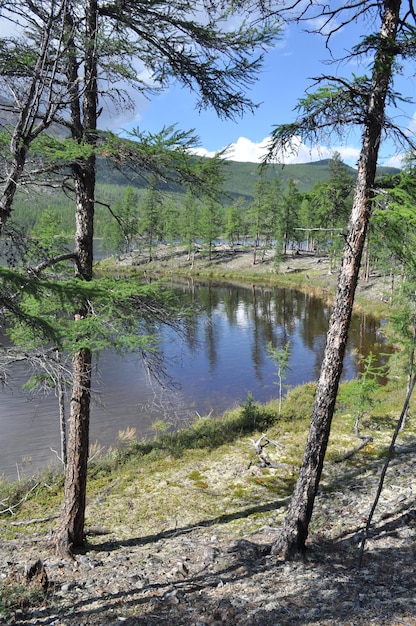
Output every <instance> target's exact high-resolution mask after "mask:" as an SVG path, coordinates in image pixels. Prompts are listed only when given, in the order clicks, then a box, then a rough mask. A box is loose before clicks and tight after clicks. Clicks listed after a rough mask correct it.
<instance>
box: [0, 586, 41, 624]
mask: <svg viewBox="0 0 416 626" xmlns="http://www.w3.org/2000/svg"><path fill="white" fill-rule="evenodd" d="M44 602H45V592H44V591H43V590H42V589H41V588H35V589H31V588H30V587H28V585H27V583H25V584H23V583H18V582H15V581H13V580H10V579H8V578H6V579H5V580H3V581H0V615H2V616H3V617H4V618H5V619H9V618H10V617H12V616H13V614H14V613H15V612H16V611H19V610H20V611H23V610H25V609H29V608H33V607H39V606H42V604H43V603H44Z"/></svg>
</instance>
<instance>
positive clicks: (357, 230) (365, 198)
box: [272, 0, 400, 558]
mask: <svg viewBox="0 0 416 626" xmlns="http://www.w3.org/2000/svg"><path fill="white" fill-rule="evenodd" d="M384 7H385V10H384V14H383V17H382V23H381V29H380V44H379V49H378V51H377V54H376V58H375V62H374V68H373V78H372V86H371V90H370V93H369V100H368V107H367V115H366V123H365V127H364V129H363V139H362V148H361V155H360V161H359V166H358V177H357V182H356V187H355V196H354V203H353V208H352V212H351V217H350V222H349V228H348V234H347V236H346V240H345V247H344V253H343V260H342V268H341V272H340V275H339V279H338V288H337V294H336V299H335V303H334V308H333V311H332V315H331V320H330V324H329V331H328V334H327V342H326V348H325V354H324V359H323V363H322V366H321V373H320V377H319V382H318V386H317V391H316V396H315V403H314V408H313V413H312V418H311V425H310V429H309V434H308V440H307V443H306V447H305V451H304V456H303V461H302V465H301V468H300V471H299V476H298V480H297V483H296V487H295V490H294V493H293V496H292V500H291V503H290V506H289V511H288V514H287V516H286V519H285V522H284V525H283V528H282V532H281V534H280V536H279V538H278V539H277V541H276V542H275V544H274V546H273V550H272V551H273V553H274V554H276V555H279V556H280V557H282V558H291V557H293V556H296V555H299V554H301V553H303V552H304V550H305V542H306V539H307V537H308V529H309V522H310V519H311V516H312V511H313V505H314V502H315V496H316V493H317V490H318V485H319V480H320V477H321V473H322V467H323V463H324V458H325V453H326V448H327V445H328V439H329V433H330V428H331V422H332V416H333V413H334V408H335V401H336V397H337V393H338V386H339V381H340V377H341V373H342V366H343V358H344V353H345V346H346V343H347V338H348V330H349V325H350V320H351V314H352V308H353V303H354V295H355V290H356V286H357V280H358V273H359V270H360V264H361V258H362V253H363V248H364V243H365V237H366V231H367V226H368V222H369V218H370V211H371V199H372V190H373V188H374V178H375V173H376V165H377V156H378V149H379V145H380V139H381V133H382V127H383V119H384V110H385V99H386V95H387V90H388V87H389V83H390V80H391V74H392V65H393V61H394V55H395V53H394V43H395V40H396V33H397V25H398V20H399V11H400V1H399V0H390V1H387V2H385V5H384Z"/></svg>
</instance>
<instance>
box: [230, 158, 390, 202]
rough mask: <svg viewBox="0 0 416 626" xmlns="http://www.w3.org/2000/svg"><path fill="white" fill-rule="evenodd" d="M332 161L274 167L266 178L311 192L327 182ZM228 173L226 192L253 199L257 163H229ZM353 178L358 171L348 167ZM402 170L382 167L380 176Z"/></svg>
mask: <svg viewBox="0 0 416 626" xmlns="http://www.w3.org/2000/svg"><path fill="white" fill-rule="evenodd" d="M329 163H330V159H324V160H322V161H314V162H311V163H297V164H294V165H284V166H282V165H274V166H273V167H271V166H270V167H269V168H267V170H266V171H265V173H264V176H265V178H272V177H273V176H278V177H279V178H280V180H281V181H282V183H283V188H284V189H285V188H286V187H287V183H288V181H289V180H290V179H293V180H294V182H295V183H296V186H297V188H298V190H299V191H300V192H302V193H304V192H307V191H309V190H310V189H312V187H313V186H314V185H315V183H316V182H317V181H320V180H321V181H325V180H327V179H328V178H329ZM225 169H226V172H227V180H226V182H225V185H224V190H225V191H226V192H228V193H229V194H231V195H232V196H233V197H236V196H241V195H243V196H249V197H252V195H253V189H254V185H255V184H256V182H258V180H259V169H258V165H256V164H255V163H238V162H236V161H227V162H226V164H225ZM348 170H349V171H350V173H351V176H352V177H353V178H355V176H356V174H357V170H356V169H354V168H352V167H348ZM399 171H400V170H398V169H396V168H393V167H380V168H379V169H378V174H379V175H380V176H381V175H390V174H395V173H398V172H399Z"/></svg>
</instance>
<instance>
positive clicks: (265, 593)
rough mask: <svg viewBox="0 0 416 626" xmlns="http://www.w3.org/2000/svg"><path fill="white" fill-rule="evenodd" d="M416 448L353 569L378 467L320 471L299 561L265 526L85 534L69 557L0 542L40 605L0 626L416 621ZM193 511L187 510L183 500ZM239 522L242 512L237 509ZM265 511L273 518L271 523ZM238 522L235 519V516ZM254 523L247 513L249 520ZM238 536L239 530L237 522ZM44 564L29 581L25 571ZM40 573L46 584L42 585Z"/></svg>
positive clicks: (397, 464) (39, 538)
mask: <svg viewBox="0 0 416 626" xmlns="http://www.w3.org/2000/svg"><path fill="white" fill-rule="evenodd" d="M415 451H416V445H415V443H414V441H409V442H408V444H407V445H406V446H403V445H402V446H401V448H400V449H399V450H398V451H397V454H396V456H395V458H394V459H393V462H392V463H391V466H390V468H389V470H388V473H387V480H386V485H385V489H384V490H383V493H382V498H381V501H380V505H379V507H378V509H377V514H376V516H375V518H374V526H373V528H372V529H371V532H370V537H369V538H368V540H367V543H366V549H365V552H364V559H363V564H362V567H361V569H360V570H358V569H357V559H358V554H359V545H360V539H361V538H362V533H363V527H364V524H365V520H366V516H367V515H368V513H369V510H370V506H371V503H372V500H373V498H374V495H375V491H376V488H377V484H378V477H379V475H380V470H381V462H371V463H369V465H368V467H367V468H365V470H363V469H360V471H356V469H355V468H354V464H351V463H350V464H345V463H337V464H331V465H328V466H326V468H325V475H326V484H327V485H329V484H330V485H332V487H331V488H324V489H323V490H322V491H321V492H320V493H319V496H318V499H317V502H316V506H315V510H314V516H313V523H312V529H311V535H310V538H309V541H308V550H307V553H306V555H305V558H304V559H303V560H300V561H295V562H279V561H278V560H276V558H275V557H273V556H271V554H270V546H271V544H272V543H273V541H274V539H275V538H276V536H277V533H278V531H279V529H278V528H277V527H272V526H271V525H270V526H269V525H268V524H267V521H268V520H270V521H272V520H273V519H275V518H273V510H272V508H273V507H272V506H270V507H269V508H270V512H269V513H267V512H266V514H265V515H264V516H263V517H262V521H264V522H265V524H264V526H262V527H261V528H257V529H256V530H254V531H253V532H249V530H248V528H249V525H247V524H246V526H245V528H246V532H245V535H244V536H240V537H239V538H238V539H236V538H235V535H234V532H235V530H232V529H231V528H230V526H231V524H230V520H227V519H226V518H225V519H224V520H218V519H217V520H211V521H209V522H208V521H201V520H196V521H195V525H194V526H193V525H192V524H188V523H187V524H181V523H180V517H179V518H178V524H177V526H176V527H175V528H173V529H168V530H165V531H163V532H159V533H157V534H154V535H152V534H148V535H146V536H138V535H139V532H138V529H136V528H134V527H131V528H129V529H124V533H123V534H124V536H126V537H127V538H125V539H120V538H119V537H118V536H117V532H112V531H111V529H109V530H107V531H106V530H105V529H100V531H98V530H96V531H93V530H91V531H90V534H89V536H88V546H87V549H86V550H85V552H84V553H83V554H77V555H75V559H74V561H64V560H61V559H60V558H57V557H56V556H55V555H54V554H53V552H52V551H51V549H50V548H49V547H48V536H46V535H42V534H38V535H35V536H34V537H32V538H30V539H29V538H28V537H24V536H22V537H21V538H17V539H14V540H11V541H6V542H2V544H1V547H0V555H1V568H0V576H1V577H2V578H3V579H4V578H6V577H9V580H13V581H19V580H21V581H23V582H24V584H25V585H29V586H32V587H33V588H34V589H36V588H39V587H41V586H43V587H44V588H45V590H46V592H45V600H44V602H43V603H42V604H41V606H38V607H37V608H30V607H24V608H22V609H19V610H17V611H16V612H15V613H14V615H13V617H12V618H9V619H6V618H5V617H3V618H2V619H1V620H0V623H6V624H15V625H22V626H23V625H25V626H29V625H31V626H34V625H37V624H39V625H41V624H42V625H49V626H52V625H54V626H75V625H77V624H79V625H87V624H89V625H91V626H98V625H103V626H104V625H105V626H108V625H110V624H111V625H114V626H115V625H116V624H126V625H129V626H133V625H136V624H137V625H142V626H150V625H155V624H158V625H166V626H168V625H172V626H173V625H174V626H185V625H186V626H219V625H227V626H278V625H293V626H295V625H299V626H300V625H303V624H311V625H316V626H332V625H333V624H349V625H357V626H358V625H359V626H366V625H368V624H377V625H381V624H383V625H387V624H389V625H399V624H400V625H413V624H416V593H415V577H414V561H415V529H416V510H415V502H414V494H415V492H416V478H415V476H416V457H415ZM190 504H191V503H190ZM239 515H240V516H241V517H244V515H246V512H245V511H244V510H241V511H240V512H239ZM268 515H269V517H268ZM230 517H233V518H235V517H236V515H233V516H230ZM247 517H249V516H247ZM233 528H234V529H235V527H233ZM38 559H42V562H43V569H42V571H41V572H40V573H38V574H35V575H34V576H33V578H32V580H31V582H27V574H26V575H25V571H26V572H27V571H28V569H29V567H30V566H31V565H33V563H35V562H36V561H37V560H38ZM45 574H46V576H47V579H48V580H47V583H46V580H45Z"/></svg>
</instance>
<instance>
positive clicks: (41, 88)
mask: <svg viewBox="0 0 416 626" xmlns="http://www.w3.org/2000/svg"><path fill="white" fill-rule="evenodd" d="M56 10H59V19H56V15H55V11H56ZM2 19H9V21H10V22H12V23H17V24H18V25H19V28H18V29H17V33H18V34H17V35H15V36H14V37H13V38H11V37H10V38H4V39H3V40H2V49H1V50H0V52H2V53H4V54H3V59H5V62H4V63H3V66H2V68H0V69H1V70H2V71H1V72H0V73H1V74H2V75H3V76H4V75H8V76H10V77H11V80H10V85H9V86H10V88H11V89H13V79H14V78H15V77H16V76H18V75H19V76H21V77H22V81H21V82H22V84H21V92H22V93H25V92H26V91H27V86H28V85H30V86H31V88H32V86H33V90H34V91H35V93H36V99H35V101H33V99H32V100H30V101H28V103H27V106H26V109H24V107H23V106H22V105H21V102H20V100H19V99H18V98H16V102H15V103H14V105H13V107H12V109H13V115H14V116H16V115H17V116H18V117H19V118H20V117H21V115H22V114H24V116H26V117H25V119H26V121H25V126H24V129H23V131H22V132H21V131H19V133H20V135H19V138H18V140H17V141H15V144H14V145H12V146H11V148H12V151H11V157H12V161H13V159H15V155H16V153H18V148H19V147H20V146H22V145H23V146H24V148H25V151H24V154H23V158H21V159H20V161H19V162H18V163H17V165H16V166H14V165H13V167H14V170H13V171H14V174H13V180H15V181H18V180H19V176H20V179H21V178H22V173H23V170H24V168H25V165H26V167H27V163H26V157H27V153H28V150H29V146H30V144H32V143H33V132H30V131H29V132H27V128H28V124H29V126H30V125H31V126H33V125H34V124H35V123H36V121H37V120H38V118H39V116H42V115H44V112H45V111H47V118H46V121H45V123H44V126H45V128H46V124H47V125H48V127H49V126H50V124H51V123H52V122H57V123H58V124H60V126H61V127H62V128H64V129H66V130H67V132H68V134H69V139H68V140H67V141H66V142H64V143H65V148H63V147H62V146H59V145H58V144H59V142H58V141H56V139H54V138H49V140H46V141H45V142H44V144H43V152H42V151H41V152H40V154H39V155H38V159H41V160H42V157H43V156H44V154H45V153H46V151H49V153H51V154H52V157H51V158H52V160H53V162H54V167H53V168H52V166H51V169H53V170H54V171H55V172H56V171H57V170H59V171H60V172H61V174H63V176H64V184H65V188H66V189H67V191H68V193H72V194H73V197H74V200H75V207H76V209H75V246H74V255H73V256H74V261H75V275H76V278H77V279H78V280H79V281H80V283H82V282H90V281H91V280H92V279H93V236H94V209H95V204H96V202H97V198H96V167H97V154H100V155H102V156H104V157H106V158H109V159H111V160H112V161H113V163H114V164H115V166H116V167H120V168H123V169H126V168H129V167H130V168H134V169H136V171H139V172H140V175H142V176H144V177H147V178H148V177H150V176H151V177H154V176H159V177H160V179H161V180H163V181H165V182H166V180H168V179H169V177H171V178H174V179H175V182H176V183H177V182H185V184H187V185H192V184H196V183H197V182H199V183H201V182H203V172H198V171H197V170H198V166H196V167H195V166H194V161H193V160H192V159H189V158H188V151H189V147H191V144H190V140H189V136H188V135H186V134H181V133H178V132H176V131H172V132H170V133H166V132H161V133H160V134H159V135H155V136H149V135H147V136H146V135H145V134H144V133H140V132H139V131H137V134H136V135H135V136H134V137H132V138H131V139H132V140H134V141H131V142H129V143H128V142H126V141H123V140H120V139H119V138H117V137H115V136H112V135H110V134H108V133H106V134H103V133H100V132H99V118H100V114H101V112H102V109H103V106H106V103H107V102H111V103H112V104H113V105H115V106H116V107H119V108H122V109H126V108H129V107H130V108H131V109H133V107H134V93H138V94H143V95H145V96H147V97H151V96H152V95H155V94H157V93H158V92H159V91H160V90H163V89H164V88H165V87H167V86H168V85H169V84H170V83H171V82H172V81H176V82H177V83H179V84H180V85H182V86H183V87H184V88H188V89H190V90H192V91H194V92H195V94H196V96H197V106H198V107H199V108H200V109H203V108H207V107H212V108H213V109H214V110H215V111H216V113H217V114H218V115H219V116H222V117H235V116H238V115H241V114H243V113H244V112H245V111H247V110H254V108H255V105H254V104H253V103H252V101H251V99H250V98H249V97H248V96H247V95H246V88H247V87H249V86H250V84H252V83H253V82H254V81H255V80H256V78H257V76H258V70H259V68H260V66H261V62H262V53H263V50H264V49H266V48H267V47H268V46H269V45H270V44H272V42H273V40H274V38H275V37H276V34H277V28H276V26H275V24H276V20H275V19H274V18H273V20H269V19H268V18H267V17H266V16H264V14H262V3H256V2H254V3H249V2H240V3H234V2H229V1H226V2H224V3H221V4H220V5H218V4H217V3H212V2H210V1H209V0H208V1H207V2H204V3H203V4H202V5H195V4H193V3H191V2H188V1H185V2H182V0H174V1H173V2H163V1H162V2H156V3H155V2H150V3H149V2H136V1H133V0H125V1H124V2H123V3H120V2H118V0H117V1H114V2H113V1H111V0H110V1H102V0H101V1H100V0H86V1H85V2H78V1H76V0H66V1H65V2H62V5H60V6H59V7H58V9H56V3H55V0H50V1H49V2H48V1H47V0H35V1H34V2H31V3H29V4H27V3H25V2H23V1H18V2H7V0H6V1H5V2H3V3H2ZM235 24H237V26H235ZM46 25H49V28H50V29H52V30H50V32H51V36H50V37H49V38H47V39H45V41H44V43H43V44H42V45H43V47H44V49H45V53H44V55H43V56H40V57H39V55H38V53H37V51H38V48H39V42H41V41H42V42H43V39H42V33H44V32H45V26H46ZM29 31H30V33H29ZM46 32H48V30H47V29H46ZM28 34H31V36H30V37H28ZM23 43H24V45H23V50H25V51H26V52H27V54H21V55H19V54H17V52H18V51H19V49H21V48H19V46H20V47H21V46H22V44H23ZM30 44H31V45H30ZM9 50H12V51H14V52H15V55H14V58H12V60H11V62H10V63H9V62H8V57H7V53H8V51H9ZM50 59H53V62H52V63H51V64H50V63H49V60H50ZM19 64H20V65H19ZM7 72H8V73H9V74H7ZM51 85H56V86H57V87H58V88H59V93H60V99H58V101H57V104H55V99H54V97H52V95H51V94H52V93H53V94H54V93H55V92H54V91H53V90H51V89H50V86H51ZM48 89H49V91H48ZM12 93H13V92H12ZM132 94H133V95H132ZM52 105H53V106H52ZM0 108H1V107H0ZM27 111H29V112H30V113H31V115H32V117H27V115H28V114H27ZM28 120H29V121H28ZM13 123H14V122H12V125H13ZM43 130H44V129H42V128H39V133H38V135H40V132H41V131H42V132H43ZM25 137H27V142H26V143H25V142H24V141H23V140H24V138H25ZM16 151H17V152H16ZM19 156H20V155H19ZM38 165H39V163H38ZM58 165H59V166H60V167H58ZM35 169H36V168H35ZM42 171H44V168H43V170H42ZM172 173H173V175H172ZM17 174H18V175H17ZM55 180H56V179H55ZM6 182H7V181H6ZM13 191H14V190H13V183H12V192H13ZM7 193H8V197H9V198H10V200H8V197H7V196H5V193H3V199H5V200H6V202H7V204H6V205H5V206H4V208H3V205H2V204H1V202H2V201H0V209H1V217H2V218H3V217H4V218H5V219H7V217H8V216H9V215H10V212H11V205H12V194H10V193H9V192H7ZM83 294H84V290H83V289H80V297H79V301H78V303H77V305H76V307H75V311H74V315H75V321H76V322H77V323H79V328H83V327H84V326H85V325H87V322H88V318H89V316H90V315H91V314H92V310H91V303H90V301H89V299H88V298H86V297H85V295H83ZM87 339H88V338H86V337H85V335H84V334H83V333H80V335H79V345H78V347H77V349H75V350H74V354H73V359H72V376H73V384H72V393H71V402H70V420H69V439H68V461H67V466H66V476H65V490H64V503H63V508H62V514H61V517H60V521H59V526H58V530H57V533H56V535H55V541H56V546H57V550H58V551H59V552H60V553H62V554H65V553H68V552H69V551H70V550H71V548H76V547H78V546H81V545H83V543H84V540H85V537H84V521H85V496H86V482H87V461H88V445H89V421H90V400H91V397H90V396H91V380H92V350H91V347H90V345H89V343H88V340H87Z"/></svg>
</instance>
